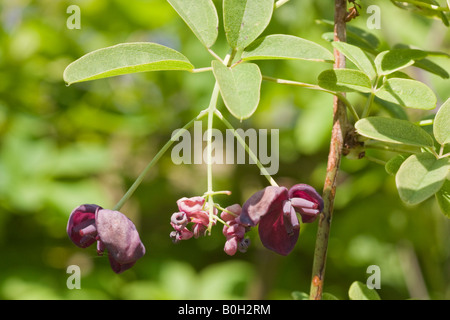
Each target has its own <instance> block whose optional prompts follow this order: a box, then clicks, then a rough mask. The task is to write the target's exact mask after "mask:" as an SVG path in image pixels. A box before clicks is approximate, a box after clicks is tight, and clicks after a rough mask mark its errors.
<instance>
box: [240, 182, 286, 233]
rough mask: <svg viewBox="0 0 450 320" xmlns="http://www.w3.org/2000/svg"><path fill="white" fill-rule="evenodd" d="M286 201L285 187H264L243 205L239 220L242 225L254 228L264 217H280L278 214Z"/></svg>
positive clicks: (280, 214)
mask: <svg viewBox="0 0 450 320" xmlns="http://www.w3.org/2000/svg"><path fill="white" fill-rule="evenodd" d="M287 199H288V190H287V189H286V188H285V187H274V186H269V187H266V188H264V189H263V190H260V191H258V192H256V193H255V194H254V195H252V196H251V197H250V198H249V199H248V200H247V201H246V202H245V203H244V205H243V207H242V213H241V215H240V216H239V220H240V222H241V223H242V224H245V225H249V226H252V227H254V226H256V225H257V224H258V222H259V221H260V219H261V218H262V217H264V216H267V215H271V214H273V215H279V216H281V217H282V213H280V212H282V207H283V203H284V201H285V200H287Z"/></svg>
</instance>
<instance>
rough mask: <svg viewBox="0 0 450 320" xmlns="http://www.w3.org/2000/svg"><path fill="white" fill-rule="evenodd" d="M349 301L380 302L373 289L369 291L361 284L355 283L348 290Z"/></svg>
mask: <svg viewBox="0 0 450 320" xmlns="http://www.w3.org/2000/svg"><path fill="white" fill-rule="evenodd" d="M348 296H349V298H350V300H381V299H380V296H379V295H378V292H377V291H376V290H375V289H369V288H368V287H367V285H365V284H363V283H362V282H359V281H355V282H353V283H352V285H351V286H350V289H349V290H348Z"/></svg>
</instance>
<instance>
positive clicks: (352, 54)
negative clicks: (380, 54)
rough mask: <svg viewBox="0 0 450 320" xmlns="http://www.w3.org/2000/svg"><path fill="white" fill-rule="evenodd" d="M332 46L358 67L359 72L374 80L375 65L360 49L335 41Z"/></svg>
mask: <svg viewBox="0 0 450 320" xmlns="http://www.w3.org/2000/svg"><path fill="white" fill-rule="evenodd" d="M332 45H333V47H335V48H336V49H338V50H339V51H340V52H342V53H343V54H344V55H345V56H346V57H347V58H348V59H349V60H350V61H351V62H353V63H354V64H355V65H356V66H357V67H358V69H359V70H361V71H362V72H364V73H365V74H366V75H367V76H368V77H369V78H370V79H374V78H375V77H376V76H377V72H376V70H375V63H374V62H373V61H372V59H371V58H370V57H369V56H368V55H367V54H366V53H365V52H364V51H362V50H361V49H360V48H358V47H357V46H354V45H351V44H348V43H346V42H340V41H335V42H333V43H332Z"/></svg>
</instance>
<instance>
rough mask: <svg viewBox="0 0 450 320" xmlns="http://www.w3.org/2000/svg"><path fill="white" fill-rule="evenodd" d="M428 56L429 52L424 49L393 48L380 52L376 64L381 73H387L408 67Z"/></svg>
mask: <svg viewBox="0 0 450 320" xmlns="http://www.w3.org/2000/svg"><path fill="white" fill-rule="evenodd" d="M426 56H427V53H426V52H425V51H422V50H415V49H407V48H402V49H392V50H388V51H383V52H381V53H380V54H378V55H377V57H376V58H375V65H376V67H377V70H378V74H379V75H387V74H390V73H392V72H395V71H397V70H400V69H403V68H406V67H408V66H410V65H412V64H414V62H416V61H417V60H421V59H423V58H425V57H426Z"/></svg>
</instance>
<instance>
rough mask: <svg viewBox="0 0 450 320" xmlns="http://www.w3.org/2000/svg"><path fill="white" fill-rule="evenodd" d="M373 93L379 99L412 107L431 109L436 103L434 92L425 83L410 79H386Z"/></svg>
mask: <svg viewBox="0 0 450 320" xmlns="http://www.w3.org/2000/svg"><path fill="white" fill-rule="evenodd" d="M375 95H376V96H377V97H378V98H380V99H383V100H386V101H389V102H393V103H397V104H399V105H401V106H403V107H407V108H414V109H423V110H432V109H434V108H435V107H436V103H437V99H436V96H435V94H434V92H433V91H432V90H431V89H430V88H429V87H428V86H427V85H426V84H424V83H422V82H419V81H416V80H410V79H400V78H392V79H388V80H386V82H385V83H384V84H383V86H382V87H381V88H380V89H379V90H377V91H376V92H375Z"/></svg>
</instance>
